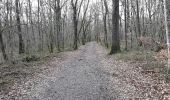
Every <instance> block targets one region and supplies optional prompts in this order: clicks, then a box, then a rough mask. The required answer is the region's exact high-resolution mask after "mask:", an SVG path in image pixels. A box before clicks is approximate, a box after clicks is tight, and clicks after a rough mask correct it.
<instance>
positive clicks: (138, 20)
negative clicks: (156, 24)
mask: <svg viewBox="0 0 170 100" xmlns="http://www.w3.org/2000/svg"><path fill="white" fill-rule="evenodd" d="M136 8H137V15H136V19H137V33H138V35H139V37H140V36H141V28H140V17H139V1H138V0H136Z"/></svg>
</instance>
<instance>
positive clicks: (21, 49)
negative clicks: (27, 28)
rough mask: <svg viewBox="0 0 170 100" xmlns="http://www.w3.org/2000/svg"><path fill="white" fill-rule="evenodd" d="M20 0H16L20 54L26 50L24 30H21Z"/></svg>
mask: <svg viewBox="0 0 170 100" xmlns="http://www.w3.org/2000/svg"><path fill="white" fill-rule="evenodd" d="M19 3H20V2H19V0H15V6H16V20H17V29H18V36H19V54H21V53H24V52H25V46H24V41H23V37H22V30H21V21H20V10H19V9H20V8H19Z"/></svg>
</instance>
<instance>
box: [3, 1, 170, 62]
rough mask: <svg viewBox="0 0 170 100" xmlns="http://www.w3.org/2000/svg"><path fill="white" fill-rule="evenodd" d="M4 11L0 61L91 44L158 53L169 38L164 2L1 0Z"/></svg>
mask: <svg viewBox="0 0 170 100" xmlns="http://www.w3.org/2000/svg"><path fill="white" fill-rule="evenodd" d="M112 2H113V4H112ZM117 2H118V3H117ZM167 2H168V1H167ZM166 4H167V10H168V3H166ZM112 5H113V6H112ZM116 5H117V6H116ZM0 7H1V8H0V11H1V19H0V25H1V28H0V30H1V31H0V32H1V34H0V35H1V36H0V39H1V40H0V43H1V52H2V53H1V61H4V60H12V59H15V58H17V57H18V56H19V55H18V54H34V53H37V52H50V53H53V52H54V51H58V52H61V51H64V50H66V49H68V48H73V49H74V50H76V49H77V48H78V46H79V45H81V44H85V43H86V42H88V41H93V40H96V41H97V42H101V43H102V44H103V45H105V46H106V47H107V48H109V47H110V46H111V44H114V46H113V45H112V49H115V50H116V48H118V51H119V49H120V47H119V46H120V43H119V42H118V41H119V40H120V41H121V44H122V46H123V47H122V48H123V49H124V50H131V49H133V48H135V49H136V47H138V46H144V45H148V46H150V49H151V50H155V51H159V50H160V49H161V48H163V47H165V44H166V42H167V39H168V37H167V38H166V26H165V24H164V23H165V13H164V12H165V10H166V9H164V1H163V0H140V1H138V0H120V1H116V0H113V1H111V0H109V1H108V0H95V1H90V0H64V1H63V0H62V1H61V0H32V1H31V0H1V5H0ZM119 9H120V10H119ZM167 12H168V11H167ZM167 16H168V15H167ZM168 19H169V18H168V17H167V20H168ZM167 23H168V22H167ZM168 27H169V26H167V28H168ZM112 34H113V35H112ZM168 36H169V35H168ZM119 38H120V39H119ZM112 40H113V41H112ZM155 46H157V47H155Z"/></svg>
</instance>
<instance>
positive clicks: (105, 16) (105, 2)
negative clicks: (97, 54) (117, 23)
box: [103, 0, 109, 48]
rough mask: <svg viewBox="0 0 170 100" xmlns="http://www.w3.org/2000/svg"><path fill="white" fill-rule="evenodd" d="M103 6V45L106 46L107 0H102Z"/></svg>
mask: <svg viewBox="0 0 170 100" xmlns="http://www.w3.org/2000/svg"><path fill="white" fill-rule="evenodd" d="M104 7H105V13H104V16H103V21H104V34H105V35H104V36H105V37H104V42H105V46H106V47H107V48H108V47H109V45H108V37H107V35H108V34H107V15H108V12H109V10H108V5H107V1H106V0H104Z"/></svg>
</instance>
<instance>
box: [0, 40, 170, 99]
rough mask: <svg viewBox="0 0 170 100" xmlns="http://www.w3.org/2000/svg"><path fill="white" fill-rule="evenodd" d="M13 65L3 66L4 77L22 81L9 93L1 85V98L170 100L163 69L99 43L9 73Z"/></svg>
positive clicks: (18, 81)
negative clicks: (150, 67)
mask: <svg viewBox="0 0 170 100" xmlns="http://www.w3.org/2000/svg"><path fill="white" fill-rule="evenodd" d="M23 66H25V67H23ZM30 66H32V67H31V69H30ZM11 68H12V67H11ZM11 68H7V67H2V68H1V70H3V71H1V79H3V78H2V77H3V75H4V76H10V75H12V76H14V78H17V79H18V80H17V81H15V82H14V83H15V84H14V85H12V86H11V87H10V88H8V89H4V90H8V92H6V93H4V91H3V90H2V89H3V87H6V85H4V86H3V87H2V86H1V88H0V89H1V91H0V93H1V94H0V100H170V85H169V84H168V83H166V82H165V80H164V77H163V76H162V74H161V73H159V71H158V72H154V73H152V74H150V73H148V72H147V73H145V72H144V69H143V68H142V67H141V64H140V63H135V62H133V63H132V62H128V61H123V60H120V59H117V56H116V55H112V56H111V55H108V52H107V50H106V49H104V48H103V47H102V46H100V45H98V44H97V43H96V42H91V43H88V44H86V45H85V46H81V47H80V48H79V49H78V50H77V51H69V52H65V53H61V54H59V55H58V56H56V57H53V58H50V59H48V60H43V61H42V62H41V63H38V64H33V65H28V64H23V65H22V66H21V67H19V68H18V67H17V68H18V70H17V71H15V72H14V73H12V74H11V73H10V75H9V73H5V72H6V71H7V70H11ZM19 69H22V71H21V70H19ZM23 69H24V70H23ZM28 69H29V70H28ZM18 73H20V74H19V75H18ZM7 78H8V77H7ZM1 81H2V80H1ZM7 82H8V81H7ZM7 82H0V84H1V85H2V84H5V83H7Z"/></svg>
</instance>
